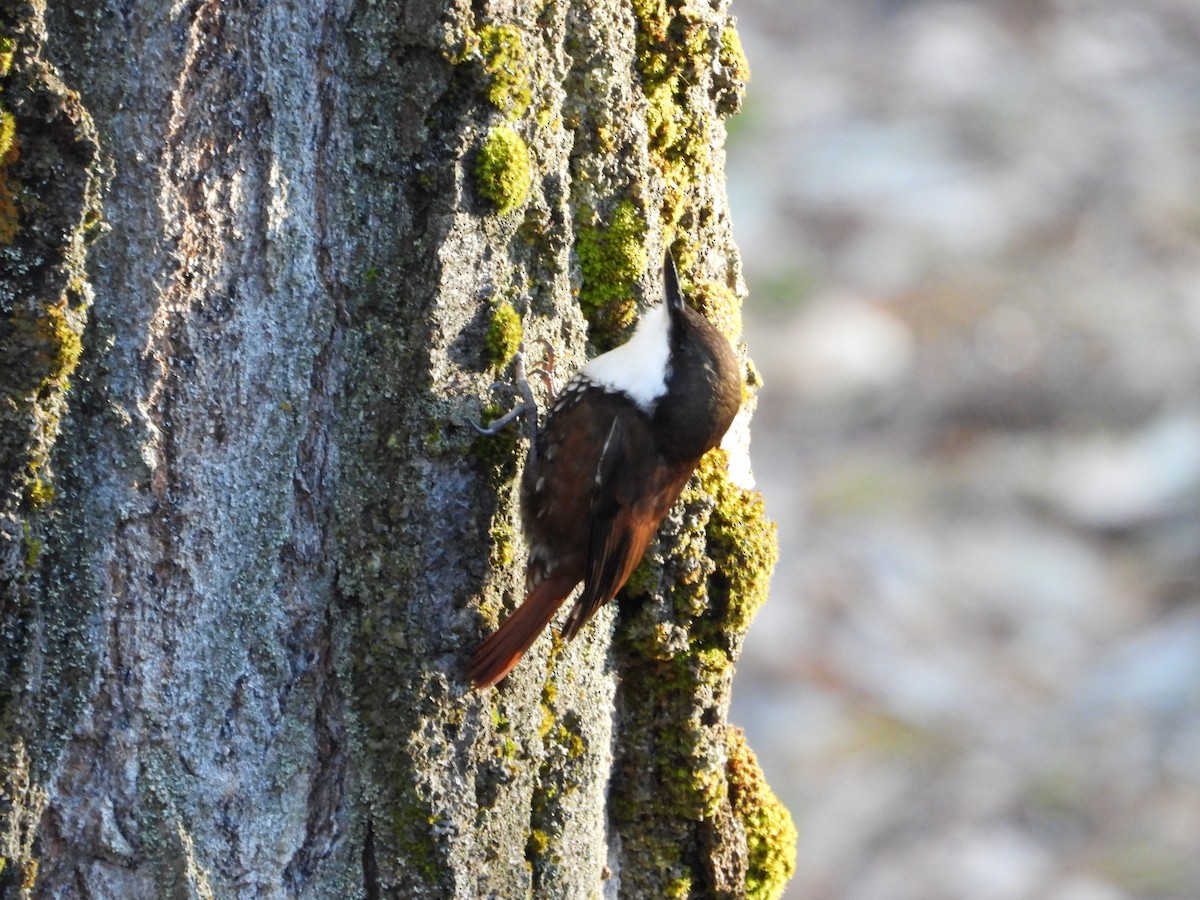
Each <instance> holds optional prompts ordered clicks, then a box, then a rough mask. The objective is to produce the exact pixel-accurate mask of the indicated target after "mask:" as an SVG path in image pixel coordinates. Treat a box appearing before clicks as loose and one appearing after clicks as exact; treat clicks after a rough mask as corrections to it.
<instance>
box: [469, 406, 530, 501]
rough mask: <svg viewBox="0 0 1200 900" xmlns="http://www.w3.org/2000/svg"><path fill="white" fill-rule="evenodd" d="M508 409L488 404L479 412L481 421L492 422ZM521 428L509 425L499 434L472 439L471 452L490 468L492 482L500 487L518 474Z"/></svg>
mask: <svg viewBox="0 0 1200 900" xmlns="http://www.w3.org/2000/svg"><path fill="white" fill-rule="evenodd" d="M507 412H508V410H507V409H505V408H504V407H503V406H500V405H499V404H495V403H489V404H486V405H485V406H484V407H483V408H482V409H481V410H480V412H479V421H480V422H482V423H483V424H485V425H486V424H487V423H488V422H492V421H494V420H496V419H498V418H500V417H501V416H503V415H504V414H505V413H507ZM520 432H521V430H520V429H519V428H514V427H509V428H504V429H501V430H500V431H499V432H498V433H497V434H492V435H486V434H480V435H476V436H475V438H474V440H472V441H471V446H470V453H471V455H472V456H474V457H475V458H476V459H478V460H479V461H480V462H482V463H483V464H484V465H486V466H487V467H488V468H489V470H490V473H489V474H490V475H491V478H492V484H493V486H494V487H496V488H499V487H501V486H502V485H505V484H507V483H509V482H510V481H512V480H513V478H514V477H516V474H517V444H518V442H519V441H520V437H521V433H520Z"/></svg>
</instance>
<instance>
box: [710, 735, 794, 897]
mask: <svg viewBox="0 0 1200 900" xmlns="http://www.w3.org/2000/svg"><path fill="white" fill-rule="evenodd" d="M726 735H727V743H728V751H729V798H730V801H731V803H732V806H733V812H734V815H736V816H737V817H738V818H739V819H741V821H742V825H743V827H744V828H745V829H746V846H747V849H748V851H749V857H750V858H749V865H748V867H747V871H746V897H747V900H776V898H778V897H780V896H782V895H783V891H784V888H786V887H787V883H788V880H789V879H790V878H791V877H792V875H793V874H794V873H795V871H796V826H795V824H794V823H793V822H792V817H791V815H789V814H788V811H787V808H786V807H784V805H783V804H782V803H780V802H779V798H778V797H776V796H775V792H774V791H772V790H771V786H770V785H769V784H767V780H766V778H765V777H763V773H762V769H761V768H759V765H758V760H757V759H756V758H755V756H754V752H753V751H752V750H751V749H750V747H749V746H748V745H747V744H746V736H745V735H744V734H743V733H742V730H741V729H740V728H734V727H732V726H730V727H729V728H728V729H727V732H726Z"/></svg>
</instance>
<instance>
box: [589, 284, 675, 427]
mask: <svg viewBox="0 0 1200 900" xmlns="http://www.w3.org/2000/svg"><path fill="white" fill-rule="evenodd" d="M670 356H671V317H670V316H669V315H668V314H667V304H666V303H660V304H658V306H654V307H651V308H650V309H648V310H647V311H646V312H645V313H643V314H642V318H641V321H639V322H638V324H637V328H636V329H635V330H634V332H633V337H631V338H630V339H629V340H628V341H626V342H625V343H624V344H622V345H621V346H620V347H615V348H613V349H612V350H609V351H608V352H607V353H601V354H600V355H599V356H597V357H596V358H595V359H593V360H592V361H591V362H590V363H588V364H587V365H586V366H584V367H583V368H582V369H581V370H580V374H581V375H583V376H584V377H585V378H587V379H588V380H589V381H591V382H592V383H593V384H596V385H599V386H600V387H602V388H605V389H606V390H610V391H621V392H622V393H624V394H627V395H628V396H629V398H630V399H631V400H633V402H634V403H636V404H637V405H638V406H640V407H641V408H642V409H643V410H646V411H647V412H648V411H649V410H650V408H651V407H652V406H654V401H656V400H657V399H658V398H659V397H661V396H662V395H663V394H665V393H666V392H667V364H668V361H669V360H670Z"/></svg>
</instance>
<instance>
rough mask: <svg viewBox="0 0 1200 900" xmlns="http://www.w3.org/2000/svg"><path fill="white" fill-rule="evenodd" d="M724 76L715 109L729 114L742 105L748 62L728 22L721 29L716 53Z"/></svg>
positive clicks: (735, 31)
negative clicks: (718, 47)
mask: <svg viewBox="0 0 1200 900" xmlns="http://www.w3.org/2000/svg"><path fill="white" fill-rule="evenodd" d="M717 61H718V62H719V63H720V66H721V72H722V74H723V76H724V78H723V81H724V86H723V87H722V88H721V89H720V90H719V92H718V94H717V98H716V100H717V111H718V112H720V113H721V114H723V115H731V114H733V113H735V112H737V111H738V109H739V108H740V107H741V105H742V95H743V94H745V92H746V85H747V84H748V83H749V82H750V63H749V62H748V61H747V60H746V52H745V51H744V50H743V49H742V39H741V38H740V37H739V36H738V33H737V29H736V28H734V27H733V24H732V23H730V24H729V25H726V26H725V27H724V28H722V29H721V39H720V49H719V50H718V53H717Z"/></svg>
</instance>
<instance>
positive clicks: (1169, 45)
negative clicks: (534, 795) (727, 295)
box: [727, 0, 1200, 900]
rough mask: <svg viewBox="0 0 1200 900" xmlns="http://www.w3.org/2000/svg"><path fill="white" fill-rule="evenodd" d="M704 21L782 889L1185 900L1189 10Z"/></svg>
mask: <svg viewBox="0 0 1200 900" xmlns="http://www.w3.org/2000/svg"><path fill="white" fill-rule="evenodd" d="M732 11H733V12H734V14H736V15H737V17H738V20H739V30H740V33H741V36H742V40H743V43H744V45H745V49H746V52H747V55H748V56H749V59H750V63H751V66H752V68H753V70H754V79H753V82H752V84H751V87H750V91H749V93H748V95H747V98H746V103H745V108H744V111H743V113H742V115H741V116H739V117H737V118H735V119H733V120H732V121H731V122H730V130H731V133H730V141H729V148H728V153H729V159H728V170H727V171H728V177H729V191H730V199H731V202H732V206H733V212H734V222H735V229H736V234H737V237H738V243H739V246H740V247H741V250H742V253H743V255H744V260H745V274H746V280H747V282H748V284H749V287H750V290H751V300H750V302H749V304H748V305H747V307H746V315H747V340H748V342H749V344H750V349H751V354H752V356H753V358H754V359H755V361H756V362H757V364H758V366H759V368H760V369H761V371H762V372H763V375H764V377H765V379H766V387H765V388H764V389H763V390H762V392H761V394H760V406H759V411H758V417H757V420H756V423H755V427H756V431H755V436H754V445H753V456H754V462H755V468H756V475H757V477H758V485H759V487H760V488H761V490H762V491H763V493H764V494H765V496H766V499H767V504H768V509H769V511H770V513H771V515H772V517H773V518H774V519H775V520H776V521H777V522H778V524H779V534H780V543H781V552H782V560H781V562H780V565H779V568H778V570H777V572H776V575H775V578H774V582H773V586H772V597H771V601H770V602H769V603H768V604H767V606H766V607H765V608H764V609H763V611H762V613H761V614H760V616H759V618H758V620H757V621H756V623H755V625H754V627H753V628H752V630H751V632H750V636H749V639H748V642H747V648H746V653H745V656H744V657H743V660H742V663H741V665H740V667H739V674H738V678H737V680H736V683H735V701H734V710H733V715H732V718H733V720H734V721H735V722H736V723H738V724H741V725H743V726H745V727H746V729H747V731H748V733H749V736H750V741H751V744H752V746H753V747H755V749H756V750H757V751H758V753H759V757H760V760H761V762H762V763H763V766H764V768H765V769H766V771H767V774H768V777H769V779H770V782H771V784H772V785H773V786H774V788H775V789H776V791H777V793H778V794H779V795H780V797H781V798H782V799H783V800H784V802H785V803H786V804H787V805H788V807H789V808H790V809H791V811H792V814H793V816H794V817H795V820H796V825H797V828H798V829H799V832H800V841H799V861H798V869H797V874H796V878H795V880H794V881H793V883H792V885H791V888H790V891H789V893H788V894H787V897H788V898H789V900H796V898H836V900H845V898H853V900H907V898H914V900H917V898H919V900H937V898H949V900H1010V898H1013V900H1015V898H1053V900H1122V898H1143V897H1144V898H1192V900H1194V898H1200V3H1197V2H1195V0H1140V2H1137V3H1130V2H1128V0H990V2H985V0H736V2H735V3H734V4H733V9H732Z"/></svg>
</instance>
